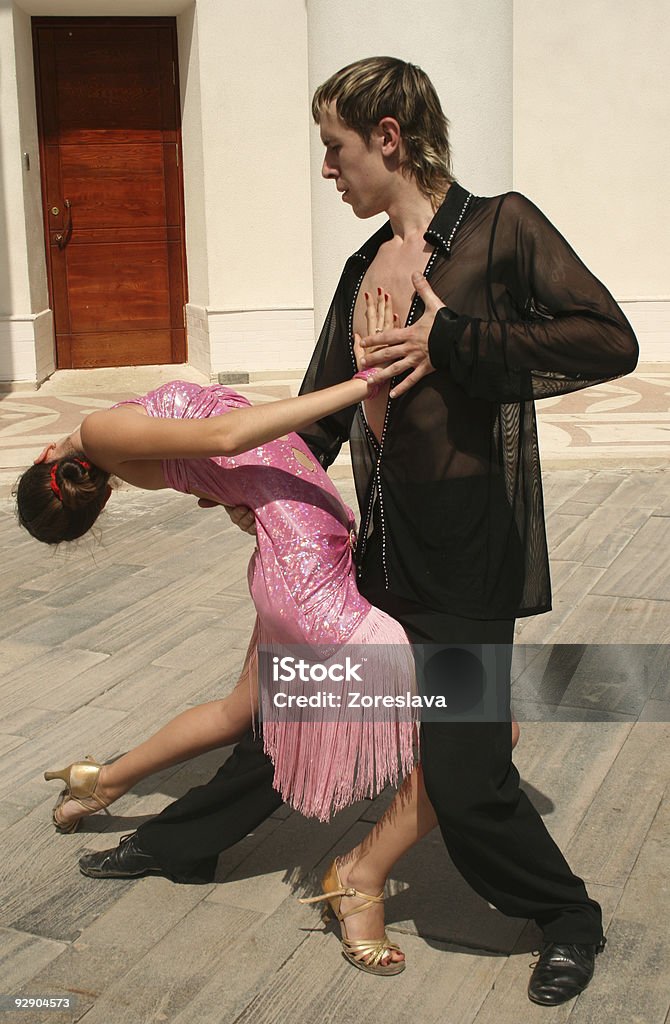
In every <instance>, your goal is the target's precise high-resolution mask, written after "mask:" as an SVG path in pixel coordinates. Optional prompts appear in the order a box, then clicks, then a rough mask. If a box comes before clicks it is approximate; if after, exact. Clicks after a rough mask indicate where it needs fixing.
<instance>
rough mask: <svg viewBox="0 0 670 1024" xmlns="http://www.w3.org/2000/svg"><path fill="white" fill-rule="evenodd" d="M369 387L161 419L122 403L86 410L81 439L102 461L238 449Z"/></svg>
mask: <svg viewBox="0 0 670 1024" xmlns="http://www.w3.org/2000/svg"><path fill="white" fill-rule="evenodd" d="M371 393H374V384H373V382H372V381H371V382H370V383H368V381H367V380H362V379H360V378H353V379H352V380H348V381H345V382H344V383H343V384H337V385H335V387H332V388H326V389H325V390H323V391H315V392H313V393H312V394H311V395H302V396H301V397H299V398H286V399H282V400H280V401H278V402H268V403H267V404H266V405H258V406H253V407H251V408H248V409H233V410H231V411H230V412H227V413H225V414H224V415H222V416H211V417H209V418H208V419H202V420H196V419H193V420H188V419H183V420H170V419H158V418H153V417H148V416H144V415H138V413H137V411H136V410H134V409H133V408H132V407H129V406H121V407H120V408H118V409H108V410H105V411H101V412H94V413H91V414H90V415H89V416H87V417H86V419H85V420H84V422H83V423H82V425H81V428H80V429H81V439H82V444H83V447H84V451H85V452H86V453H87V455H89V456H90V458H92V459H93V461H94V462H96V463H97V464H98V465H101V466H103V467H107V466H108V464H110V463H112V464H114V465H121V464H123V463H124V462H135V461H137V460H143V459H202V458H210V457H213V456H216V455H229V456H230V455H239V454H240V452H246V451H249V449H250V448H257V447H258V446H259V445H262V444H266V443H267V442H268V441H274V440H275V439H276V438H278V437H281V436H282V435H283V434H287V433H289V432H290V431H293V430H295V431H298V430H300V429H301V428H303V427H306V426H307V425H308V424H310V423H313V422H314V420H317V419H320V418H321V417H322V416H328V415H330V414H331V413H333V412H337V411H338V410H340V409H345V408H346V407H347V406H349V405H356V404H358V402H361V401H363V400H364V399H365V398H367V397H368V396H369V395H370V394H371Z"/></svg>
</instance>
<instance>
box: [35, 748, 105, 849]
mask: <svg viewBox="0 0 670 1024" xmlns="http://www.w3.org/2000/svg"><path fill="white" fill-rule="evenodd" d="M101 768H102V765H101V764H98V762H97V761H96V760H95V759H94V758H92V757H91V755H90V754H87V755H86V760H85V761H75V762H74V764H70V765H68V766H67V768H61V770H60V771H59V772H55V771H54V772H45V773H44V778H45V779H46V781H47V782H49V781H50V780H51V779H61V780H62V781H63V782H64V783H65V789H64V790H63V792H62V793H61V794H60V796H59V797H58V800H57V801H56V803H55V805H54V809H53V811H52V814H51V820H52V821H53V823H54V826H55V828H56V831H57V832H61V833H63V834H65V835H69V834H70V833H71V832H76V831H77V829H78V828H79V825H80V823H81V820H82V818H85V817H86V815H85V814H82V816H81V818H75V820H74V821H70V822H64V821H60V820H59V818H58V808H59V807H60V806H61V805H62V804H64V803H65V801H66V800H74V801H75V803H78V804H79V806H80V807H83V808H84V810H85V811H88V813H89V814H95V813H96V811H104V812H105V814H109V811H108V810H107V803H108V801H106V800H103V798H102V797H101V796H99V795H98V794H97V793H96V788H97V785H98V782H99V780H100V769H101ZM109 802H110V803H111V801H109Z"/></svg>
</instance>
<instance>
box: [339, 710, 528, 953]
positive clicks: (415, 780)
mask: <svg viewBox="0 0 670 1024" xmlns="http://www.w3.org/2000/svg"><path fill="white" fill-rule="evenodd" d="M518 739H519V726H518V724H517V722H516V721H513V722H512V747H513V748H514V747H515V746H516V744H517V742H518ZM436 825H437V816H436V814H435V811H434V810H433V805H432V804H431V802H430V800H429V799H428V794H427V793H426V787H425V786H424V782H423V771H422V768H421V766H420V765H419V766H418V767H417V768H416V769H415V770H414V771H413V772H412V774H411V775H410V776H409V777H408V778H407V779H406V780H405V782H404V783H403V785H402V786H401V788H400V789H399V790H398V792H397V793H396V796H395V800H394V801H393V803H392V804H391V806H390V807H389V809H388V810H387V811H386V813H385V814H384V816H383V817H382V818H381V819H380V820H379V822H378V823H377V824H376V825H375V826H374V828H373V829H372V830H371V832H369V834H368V835H367V836H366V837H365V839H364V840H363V842H362V843H359V845H358V846H355V847H354V849H353V850H350V851H349V853H347V854H345V855H344V856H343V857H339V858H338V869H339V873H340V879H341V880H342V884H343V885H345V886H352V888H354V889H358V890H359V892H365V893H368V894H369V895H371V896H376V895H378V894H379V893H380V892H381V891H382V889H383V888H384V885H385V884H386V880H387V878H388V876H389V874H390V873H391V869H392V867H393V865H394V864H395V863H396V861H397V860H399V859H400V857H402V855H403V854H404V853H406V852H407V851H408V850H409V849H411V847H412V846H414V844H415V843H417V842H418V841H419V839H422V838H423V836H425V835H427V834H428V833H429V832H430V831H432V829H434V828H435V826H436ZM362 902H363V900H361V899H359V898H358V897H355V896H348V897H347V896H343V897H342V902H341V908H340V909H341V911H342V913H346V912H347V910H351V909H352V908H353V907H356V906H359V905H360V904H361V903H362ZM346 929H347V936H348V937H349V938H350V939H354V940H356V939H372V938H376V937H379V938H381V936H382V935H383V934H384V905H383V904H382V903H376V904H373V906H371V907H370V908H369V909H368V910H364V911H361V913H359V914H354V915H353V916H352V917H349V918H347V920H346ZM390 960H404V954H403V953H396V952H393V953H391V954H390V957H387V958H386V960H385V961H384V962H385V963H388V962H389V961H390Z"/></svg>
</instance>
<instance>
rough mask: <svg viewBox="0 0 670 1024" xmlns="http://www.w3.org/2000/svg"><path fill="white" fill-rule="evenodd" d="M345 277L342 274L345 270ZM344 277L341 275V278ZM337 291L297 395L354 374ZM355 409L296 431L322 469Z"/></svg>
mask: <svg viewBox="0 0 670 1024" xmlns="http://www.w3.org/2000/svg"><path fill="white" fill-rule="evenodd" d="M345 274H346V271H345ZM344 276H345V275H343V277H344ZM340 293H341V289H338V292H337V293H336V295H335V298H334V299H333V302H332V304H331V307H330V309H329V311H328V315H327V317H326V320H325V323H324V325H323V329H322V331H321V334H320V335H319V339H318V341H317V343H316V348H315V349H314V352H313V354H312V358H311V360H310V364H309V366H308V368H307V373H306V374H305V379H304V380H303V382H302V385H301V387H300V394H301V395H306V394H309V393H310V392H312V391H316V390H317V389H318V390H320V389H321V388H329V387H331V386H332V385H334V384H341V383H342V381H345V380H348V379H349V378H350V377H351V375H352V373H355V372H356V361H355V359H354V357H353V351H352V349H351V348H350V346H349V345H347V344H346V340H345V339H346V338H347V333H348V329H347V318H348V313H347V310H346V308H345V306H344V304H343V302H342V299H341V297H340ZM355 412H356V407H355V406H351V407H350V408H348V409H343V410H342V411H341V412H338V413H334V414H333V415H332V416H325V417H324V418H323V419H321V420H318V421H317V422H316V423H313V424H311V426H309V427H307V428H305V429H304V430H301V431H300V436H301V437H302V439H303V441H304V442H305V443H306V444H307V445H308V446H309V448H310V450H311V451H312V454H313V455H315V456H316V458H317V459H318V460H319V462H320V463H321V465H322V466H323V468H324V469H328V467H329V466H330V465H331V464H332V463H333V462H334V461H335V459H336V458H337V455H338V453H339V451H340V448H341V447H342V444H343V443H344V442H345V441H346V440H347V439H348V437H349V433H350V430H351V423H352V420H353V418H354V415H355Z"/></svg>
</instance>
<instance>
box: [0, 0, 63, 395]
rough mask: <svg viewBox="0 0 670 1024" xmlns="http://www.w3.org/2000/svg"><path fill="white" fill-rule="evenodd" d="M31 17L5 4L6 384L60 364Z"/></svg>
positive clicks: (1, 37) (0, 43)
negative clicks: (51, 295)
mask: <svg viewBox="0 0 670 1024" xmlns="http://www.w3.org/2000/svg"><path fill="white" fill-rule="evenodd" d="M33 81H34V80H33V58H32V40H31V32H30V18H29V17H28V15H27V14H26V13H25V11H23V10H22V9H21V8H20V7H18V6H16V5H9V4H8V5H3V6H2V9H1V10H0V96H1V97H2V111H1V113H2V116H1V117H0V193H1V194H2V199H1V200H0V385H1V383H2V382H23V383H26V384H35V383H36V382H39V381H41V380H44V378H45V377H47V376H48V375H49V374H50V373H51V372H52V371H53V369H54V365H55V364H54V347H53V327H52V317H51V311H50V310H49V309H48V296H47V284H46V266H45V251H44V232H43V227H42V201H41V192H40V162H39V148H38V142H37V127H36V117H35V89H34V84H33Z"/></svg>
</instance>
